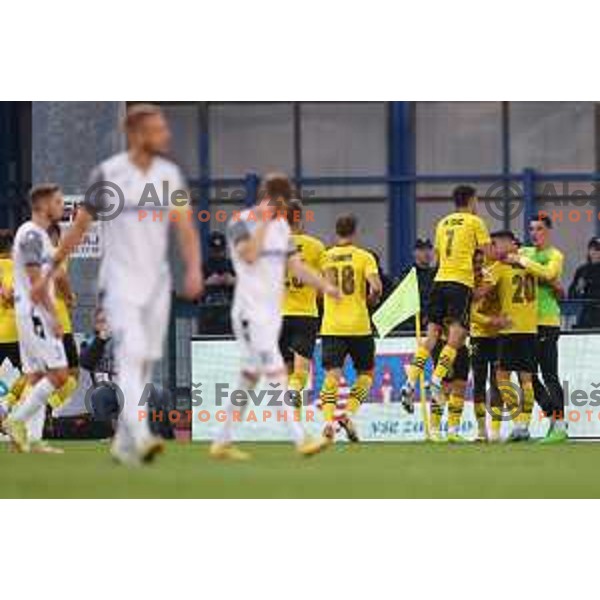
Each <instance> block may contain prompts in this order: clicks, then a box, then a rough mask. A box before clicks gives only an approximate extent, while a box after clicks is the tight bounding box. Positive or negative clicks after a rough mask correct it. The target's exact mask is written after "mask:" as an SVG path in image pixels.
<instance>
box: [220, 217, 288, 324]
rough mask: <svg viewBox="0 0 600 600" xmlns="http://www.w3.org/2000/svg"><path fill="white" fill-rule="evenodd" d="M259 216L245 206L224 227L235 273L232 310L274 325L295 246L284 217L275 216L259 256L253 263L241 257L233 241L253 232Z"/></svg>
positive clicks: (277, 321) (278, 318) (276, 320)
mask: <svg viewBox="0 0 600 600" xmlns="http://www.w3.org/2000/svg"><path fill="white" fill-rule="evenodd" d="M259 220H260V216H259V215H258V212H257V209H248V210H246V211H244V212H242V213H241V215H239V217H234V218H233V219H232V220H231V221H230V222H229V225H228V227H227V237H228V240H229V245H230V251H231V257H232V262H233V266H234V269H235V275H236V285H235V294H234V301H233V312H234V314H236V313H237V314H240V313H244V314H246V315H248V316H249V317H251V318H253V319H257V320H260V321H262V322H271V323H273V324H274V325H277V323H279V322H280V321H281V306H282V302H283V294H284V286H285V274H286V267H287V261H288V258H289V257H290V256H291V255H292V254H295V253H296V252H297V248H296V245H295V244H294V242H293V240H292V237H291V235H290V227H289V225H288V223H287V221H285V220H284V219H275V220H273V221H271V222H270V223H269V224H268V225H267V232H266V235H265V239H264V246H263V249H262V252H261V254H260V256H259V258H258V260H257V261H256V262H255V263H253V264H248V263H247V262H245V261H243V260H242V259H241V258H240V256H239V254H238V252H237V249H236V244H237V243H238V242H239V241H240V240H243V239H244V238H245V237H248V236H251V235H253V233H254V231H255V230H256V228H257V227H258V225H259Z"/></svg>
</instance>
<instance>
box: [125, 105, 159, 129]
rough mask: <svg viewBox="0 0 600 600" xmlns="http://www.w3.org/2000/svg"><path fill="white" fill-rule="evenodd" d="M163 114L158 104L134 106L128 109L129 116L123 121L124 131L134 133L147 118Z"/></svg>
mask: <svg viewBox="0 0 600 600" xmlns="http://www.w3.org/2000/svg"><path fill="white" fill-rule="evenodd" d="M162 114H163V111H162V109H161V108H160V106H158V105H157V104H133V105H132V106H129V107H128V108H127V114H126V115H125V118H124V119H123V129H124V130H125V131H132V130H134V129H136V128H137V127H139V125H140V123H141V122H142V121H143V120H144V119H146V118H147V117H154V116H156V115H162Z"/></svg>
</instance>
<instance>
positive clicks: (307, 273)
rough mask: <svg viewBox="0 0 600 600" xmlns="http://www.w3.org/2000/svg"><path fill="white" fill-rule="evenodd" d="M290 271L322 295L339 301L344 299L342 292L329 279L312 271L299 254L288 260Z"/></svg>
mask: <svg viewBox="0 0 600 600" xmlns="http://www.w3.org/2000/svg"><path fill="white" fill-rule="evenodd" d="M288 269H289V270H290V271H291V273H292V274H293V275H294V276H295V277H297V278H298V279H299V280H300V281H302V283H304V284H306V285H308V286H310V287H312V288H315V289H316V290H318V291H319V292H321V293H322V294H325V295H327V296H331V297H332V298H335V299H337V300H339V299H340V298H341V297H342V294H341V292H340V290H339V289H338V288H337V287H336V286H334V285H333V284H331V283H330V282H329V281H327V279H325V278H324V277H321V276H320V275H318V274H317V273H315V272H314V271H312V270H311V269H309V268H308V267H307V266H306V265H305V264H304V263H303V262H302V259H301V258H300V255H299V254H294V255H293V256H290V258H289V259H288Z"/></svg>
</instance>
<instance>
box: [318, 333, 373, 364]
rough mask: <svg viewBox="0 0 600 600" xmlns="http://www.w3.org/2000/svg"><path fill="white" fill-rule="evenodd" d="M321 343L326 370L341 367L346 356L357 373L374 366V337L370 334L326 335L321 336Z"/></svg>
mask: <svg viewBox="0 0 600 600" xmlns="http://www.w3.org/2000/svg"><path fill="white" fill-rule="evenodd" d="M321 343H322V351H323V368H324V369H325V370H326V371H331V370H332V369H342V368H343V367H344V363H345V362H346V357H348V356H349V357H350V358H351V359H352V364H353V365H354V368H355V369H356V371H358V372H359V373H370V372H371V371H372V370H373V369H374V368H375V338H374V337H373V336H372V335H365V336H334V335H326V336H322V338H321Z"/></svg>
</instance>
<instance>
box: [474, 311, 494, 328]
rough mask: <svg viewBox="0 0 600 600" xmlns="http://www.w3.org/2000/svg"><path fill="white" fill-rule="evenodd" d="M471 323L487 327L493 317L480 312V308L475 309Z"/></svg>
mask: <svg viewBox="0 0 600 600" xmlns="http://www.w3.org/2000/svg"><path fill="white" fill-rule="evenodd" d="M471 324H472V325H479V326H480V327H487V326H489V325H491V324H492V317H490V316H488V315H484V314H483V313H480V312H479V311H478V310H475V311H473V314H472V315H471Z"/></svg>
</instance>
